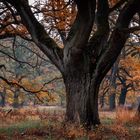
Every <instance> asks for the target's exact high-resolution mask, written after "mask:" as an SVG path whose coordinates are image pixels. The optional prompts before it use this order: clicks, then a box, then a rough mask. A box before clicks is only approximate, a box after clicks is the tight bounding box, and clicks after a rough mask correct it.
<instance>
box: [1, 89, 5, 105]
mask: <svg viewBox="0 0 140 140" xmlns="http://www.w3.org/2000/svg"><path fill="white" fill-rule="evenodd" d="M0 96H1V102H0V106H1V107H4V106H5V103H6V102H5V99H6V97H5V96H6V88H5V87H4V89H3V92H0Z"/></svg>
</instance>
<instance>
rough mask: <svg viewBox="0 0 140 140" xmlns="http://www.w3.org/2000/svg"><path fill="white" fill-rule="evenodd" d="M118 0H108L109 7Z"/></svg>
mask: <svg viewBox="0 0 140 140" xmlns="http://www.w3.org/2000/svg"><path fill="white" fill-rule="evenodd" d="M119 1H120V0H109V4H110V6H111V7H113V6H114V5H115V4H116V3H118V2H119Z"/></svg>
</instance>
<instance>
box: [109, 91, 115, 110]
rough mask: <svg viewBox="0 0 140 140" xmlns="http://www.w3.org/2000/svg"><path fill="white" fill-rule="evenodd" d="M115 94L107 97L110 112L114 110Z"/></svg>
mask: <svg viewBox="0 0 140 140" xmlns="http://www.w3.org/2000/svg"><path fill="white" fill-rule="evenodd" d="M115 99H116V93H111V95H110V96H109V109H110V110H114V109H115V108H116V102H115Z"/></svg>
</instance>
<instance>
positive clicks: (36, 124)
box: [0, 120, 43, 135]
mask: <svg viewBox="0 0 140 140" xmlns="http://www.w3.org/2000/svg"><path fill="white" fill-rule="evenodd" d="M42 127H43V123H41V121H39V120H33V121H31V120H30V121H24V122H20V123H16V124H12V125H9V126H6V127H3V128H2V127H0V134H7V135H12V134H13V133H15V132H18V133H24V132H25V131H26V130H29V129H35V128H37V129H39V128H42Z"/></svg>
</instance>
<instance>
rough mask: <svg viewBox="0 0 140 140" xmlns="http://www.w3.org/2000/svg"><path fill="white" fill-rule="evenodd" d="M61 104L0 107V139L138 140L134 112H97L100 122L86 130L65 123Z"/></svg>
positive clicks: (138, 125) (139, 130) (139, 132)
mask: <svg viewBox="0 0 140 140" xmlns="http://www.w3.org/2000/svg"><path fill="white" fill-rule="evenodd" d="M64 112H65V109H63V108H61V107H27V108H21V109H10V108H0V140H140V119H137V118H134V114H135V112H134V111H127V110H123V109H118V110H117V111H113V112H109V111H100V118H101V123H102V124H101V125H99V126H97V127H96V128H93V130H91V131H88V132H87V131H86V130H85V129H84V128H83V127H82V126H80V125H78V124H67V123H65V122H64V121H63V120H64Z"/></svg>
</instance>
